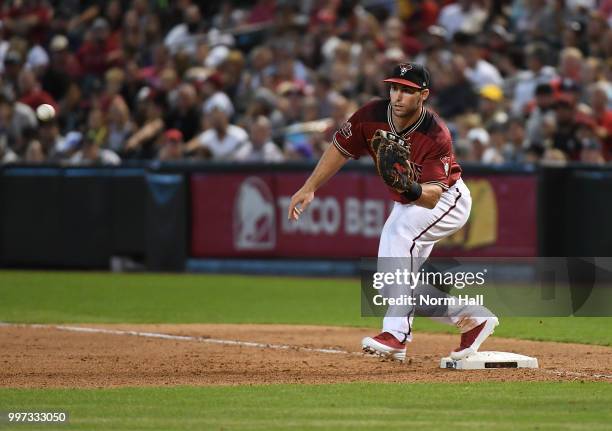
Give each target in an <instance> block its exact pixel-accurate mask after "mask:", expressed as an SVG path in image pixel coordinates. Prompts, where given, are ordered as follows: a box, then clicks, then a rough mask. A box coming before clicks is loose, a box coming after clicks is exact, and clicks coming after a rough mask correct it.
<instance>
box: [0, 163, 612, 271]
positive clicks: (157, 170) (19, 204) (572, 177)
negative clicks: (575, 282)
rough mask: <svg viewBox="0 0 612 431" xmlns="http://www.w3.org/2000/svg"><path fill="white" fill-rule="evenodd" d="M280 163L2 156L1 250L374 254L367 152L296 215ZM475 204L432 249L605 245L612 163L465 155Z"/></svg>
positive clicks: (383, 198) (295, 168) (562, 249)
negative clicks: (68, 161) (486, 163)
mask: <svg viewBox="0 0 612 431" xmlns="http://www.w3.org/2000/svg"><path fill="white" fill-rule="evenodd" d="M312 167H313V165H312V164H310V163H307V164H304V163H297V164H296V163H293V164H283V165H257V164H253V165H236V164H210V163H199V164H187V165H185V164H182V165H172V164H164V165H159V164H149V165H133V166H121V167H95V168H92V167H90V168H87V167H59V166H8V167H7V166H5V167H3V168H2V169H1V170H0V263H1V264H2V266H5V267H47V268H100V269H103V268H108V267H109V264H110V261H111V257H112V256H127V257H129V258H131V259H133V260H135V261H137V262H142V263H143V264H144V265H145V266H146V267H147V268H149V269H154V270H181V269H183V268H184V265H185V262H186V260H187V259H188V258H196V259H198V258H201V259H211V258H222V259H227V258H234V259H243V260H244V259H256V258H262V259H268V258H274V259H279V258H282V259H296V258H299V259H304V258H306V259H345V260H346V259H354V258H359V257H364V256H374V255H376V250H377V244H378V236H379V233H380V230H381V229H382V226H383V224H384V220H385V219H386V216H387V215H388V213H389V212H390V209H391V206H392V202H391V201H390V200H389V199H388V196H387V192H386V190H385V188H384V186H383V185H382V183H381V182H380V180H379V179H378V178H377V177H376V175H375V172H374V170H373V168H372V166H371V165H364V164H361V163H357V162H351V163H349V164H348V165H347V167H346V168H345V169H343V171H342V172H341V173H340V174H338V175H337V176H336V177H334V178H333V179H332V180H331V181H330V182H329V183H328V184H327V185H326V186H325V187H323V188H322V189H321V191H320V193H318V194H317V197H318V199H317V200H316V201H315V202H314V203H313V204H312V206H311V208H310V210H309V211H308V212H306V213H305V214H304V215H303V217H302V219H301V220H300V222H299V223H297V224H295V223H289V222H288V221H287V219H286V208H287V204H288V202H289V199H290V196H291V194H292V193H293V192H294V191H295V190H296V189H297V188H298V187H299V186H300V185H301V184H302V183H303V181H304V179H305V178H306V177H307V175H308V173H309V172H310V171H311V170H312ZM464 179H465V181H466V183H467V184H468V186H469V188H470V190H471V193H472V197H473V209H472V214H471V216H470V220H469V222H468V224H467V225H466V226H465V228H464V229H462V230H461V231H459V232H458V233H457V234H455V235H453V236H452V237H451V238H448V239H447V240H445V241H444V242H442V243H440V244H439V245H438V246H437V247H436V250H435V255H437V256H453V257H466V256H474V257H496V256H497V257H529V256H537V255H542V256H609V255H610V250H612V227H611V226H610V223H609V220H612V199H609V198H606V197H607V196H610V195H611V193H610V192H612V169H604V168H597V167H585V166H572V167H564V168H538V169H534V168H532V167H525V166H517V167H509V166H505V167H498V168H492V167H482V166H476V165H474V166H472V165H466V166H465V167H464Z"/></svg>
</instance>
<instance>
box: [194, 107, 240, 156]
mask: <svg viewBox="0 0 612 431" xmlns="http://www.w3.org/2000/svg"><path fill="white" fill-rule="evenodd" d="M205 115H206V116H207V117H208V119H209V125H210V127H209V128H208V129H207V130H205V131H204V132H202V133H201V134H200V135H198V136H196V137H195V138H193V139H192V140H191V141H189V142H188V143H187V151H188V152H195V153H196V154H197V155H198V156H199V157H203V158H207V159H212V160H218V161H220V160H232V159H233V158H234V157H235V156H236V152H237V151H238V150H239V149H240V148H241V147H242V146H243V145H246V143H247V142H248V135H247V133H246V131H245V130H244V129H243V128H241V127H238V126H236V125H234V124H230V122H229V117H230V116H229V112H228V111H227V106H225V105H222V104H221V105H218V106H215V105H209V106H208V109H207V111H206V112H205Z"/></svg>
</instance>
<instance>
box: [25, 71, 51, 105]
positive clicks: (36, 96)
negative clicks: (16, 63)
mask: <svg viewBox="0 0 612 431" xmlns="http://www.w3.org/2000/svg"><path fill="white" fill-rule="evenodd" d="M19 94H20V97H19V101H20V102H21V103H23V104H25V105H28V106H29V107H30V108H32V109H33V110H35V109H36V108H38V107H39V106H40V105H42V104H45V103H46V104H49V105H51V106H53V108H54V109H55V110H56V111H57V110H58V106H57V102H56V101H55V100H54V99H53V97H51V95H50V94H49V93H47V92H46V91H45V90H43V88H42V87H41V85H40V83H39V82H38V78H36V75H35V74H34V72H32V71H31V70H28V69H23V70H22V71H21V73H19Z"/></svg>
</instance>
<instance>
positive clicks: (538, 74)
mask: <svg viewBox="0 0 612 431" xmlns="http://www.w3.org/2000/svg"><path fill="white" fill-rule="evenodd" d="M548 57H549V49H548V48H547V47H546V45H544V44H543V43H533V44H530V45H527V47H526V48H525V62H526V65H527V70H523V71H520V72H519V74H518V76H517V77H516V78H517V79H516V84H515V86H514V88H513V98H512V114H513V115H522V114H523V113H525V111H526V109H527V105H528V104H529V102H531V101H532V100H533V98H534V97H535V90H536V87H537V86H538V85H539V84H546V83H550V82H551V81H552V80H553V79H555V78H556V71H555V69H554V68H553V67H552V66H548V65H547V63H548V62H547V59H548Z"/></svg>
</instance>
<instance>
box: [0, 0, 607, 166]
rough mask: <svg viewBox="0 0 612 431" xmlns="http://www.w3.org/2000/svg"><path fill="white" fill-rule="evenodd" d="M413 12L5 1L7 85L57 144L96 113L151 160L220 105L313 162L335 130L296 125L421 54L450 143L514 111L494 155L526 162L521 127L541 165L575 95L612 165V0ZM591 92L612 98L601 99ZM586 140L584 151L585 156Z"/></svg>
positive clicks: (382, 92) (444, 5)
mask: <svg viewBox="0 0 612 431" xmlns="http://www.w3.org/2000/svg"><path fill="white" fill-rule="evenodd" d="M5 3H6V2H5ZM209 3H210V4H209ZM383 3H384V2H383ZM408 3H410V2H400V3H398V5H399V6H398V8H397V10H396V11H395V12H396V13H393V14H389V13H381V14H378V13H375V12H377V7H375V6H372V4H371V2H369V3H368V2H327V3H325V2H302V3H299V4H297V3H296V4H295V5H294V4H284V3H282V2H281V3H279V2H276V1H273V0H265V1H260V2H257V3H256V4H254V5H249V4H248V2H246V3H245V2H238V3H236V2H226V3H224V4H223V5H221V6H220V7H219V6H215V4H214V2H212V3H211V2H208V3H206V2H199V3H198V2H193V1H184V2H183V1H181V2H149V1H146V0H125V1H121V0H111V1H108V2H99V1H87V2H80V3H79V2H74V1H70V2H47V1H34V2H9V3H7V5H6V6H5V5H4V4H3V6H2V7H1V8H0V22H2V24H0V90H1V91H3V92H4V91H8V93H7V94H10V97H11V98H12V99H13V100H25V101H26V102H27V103H29V104H30V105H31V106H32V107H34V108H35V107H36V106H37V104H40V103H41V100H42V99H40V98H39V99H40V100H35V101H32V100H33V98H34V96H35V95H36V94H35V93H37V92H38V90H37V89H36V87H37V86H36V82H37V81H38V82H40V86H41V87H42V90H43V91H44V92H46V93H48V94H49V95H50V97H51V98H52V100H53V101H54V102H55V103H56V104H57V106H58V118H57V126H58V128H59V133H60V136H61V135H62V134H67V133H68V132H77V131H80V132H83V133H84V134H86V135H88V130H89V128H90V127H89V126H88V121H89V120H90V119H91V118H90V117H91V116H90V115H89V112H90V111H92V112H94V114H93V116H94V117H96V116H98V117H100V118H101V122H102V124H103V126H104V128H106V129H107V134H106V139H105V140H103V142H101V143H100V142H99V145H104V146H105V148H113V149H115V150H117V151H119V152H120V153H121V156H122V157H123V158H125V157H128V158H139V159H151V158H155V157H157V155H158V147H159V145H160V144H161V143H162V140H163V133H164V131H165V130H168V129H172V128H177V129H179V130H181V132H182V134H183V135H184V139H185V141H193V137H195V136H201V135H199V132H200V130H205V131H209V130H213V129H214V127H212V122H213V117H214V116H213V115H212V107H221V110H222V111H224V112H225V115H226V116H227V117H228V128H230V127H229V125H230V124H236V125H241V126H244V127H245V128H249V129H250V127H251V126H253V125H254V123H255V122H256V119H257V118H258V117H259V116H261V115H263V116H265V117H266V118H267V119H268V120H269V121H270V123H271V126H270V127H271V130H272V132H271V133H272V136H273V139H274V140H275V141H277V142H281V141H283V140H284V139H285V138H287V139H288V141H287V142H288V145H284V150H287V151H288V153H287V154H288V155H289V156H290V157H294V156H295V157H297V158H311V157H316V155H317V154H318V153H319V152H320V150H321V149H322V148H324V147H325V145H327V144H328V138H326V136H325V135H326V134H328V133H326V131H325V130H323V131H321V130H314V129H313V130H306V129H304V128H301V126H299V124H300V123H301V122H303V121H310V120H314V119H320V118H330V117H331V116H332V111H333V109H334V107H333V103H334V100H336V98H337V96H338V94H342V96H343V97H344V98H346V99H348V100H349V101H350V102H355V103H358V104H361V103H366V102H368V101H369V100H371V99H372V98H373V97H377V96H382V97H385V96H386V92H387V88H386V86H385V84H383V83H382V82H381V81H382V78H383V77H384V75H385V73H386V71H387V68H388V67H389V66H390V65H392V64H395V63H397V62H400V61H415V59H416V61H418V62H423V63H426V64H427V65H428V68H429V69H430V70H431V72H432V98H431V102H432V104H433V107H434V109H436V110H438V111H439V112H440V114H441V115H443V116H444V117H445V118H447V119H448V122H449V125H450V126H451V127H454V128H456V129H457V134H458V136H459V141H461V142H463V141H462V139H463V138H464V137H465V136H466V134H467V132H468V131H469V130H470V129H472V128H477V127H484V128H485V130H488V132H490V133H491V135H493V136H489V139H490V141H497V140H498V138H499V141H500V142H501V140H502V139H501V134H500V135H499V136H498V135H495V133H494V130H493V128H494V127H497V126H498V125H499V124H500V123H504V122H507V119H508V118H510V117H512V118H513V120H512V121H510V122H509V123H507V124H506V127H507V130H505V131H504V132H503V134H504V136H505V138H504V139H503V141H504V142H505V143H506V144H508V143H509V142H510V143H511V144H512V145H506V147H504V151H503V154H502V155H504V156H505V157H506V158H507V159H508V160H514V161H516V162H518V163H520V161H521V159H522V156H521V151H519V150H520V146H521V144H520V142H519V141H520V140H521V139H520V137H519V136H520V135H521V134H522V130H523V129H524V133H525V136H526V141H527V144H525V145H526V146H525V147H524V151H523V154H522V155H524V156H525V159H526V160H527V159H528V160H536V159H538V158H539V157H541V156H542V154H543V153H544V150H545V149H546V148H548V146H549V145H550V146H551V147H552V146H553V141H554V142H555V144H554V145H558V146H559V148H561V147H565V146H567V143H562V142H561V141H562V140H564V139H566V137H567V134H566V133H564V130H563V129H565V128H567V124H561V123H559V124H557V121H556V120H555V117H557V116H560V117H563V114H562V113H561V112H560V111H562V110H563V109H564V108H563V107H561V106H559V108H558V109H553V108H552V107H551V105H552V102H551V100H553V101H554V100H555V97H557V96H559V95H562V96H563V97H567V96H570V97H572V98H573V104H574V106H573V115H574V117H575V118H574V123H576V124H578V125H582V124H585V122H588V118H591V119H592V120H594V121H595V123H597V125H596V126H594V128H593V130H594V131H595V133H596V135H597V136H596V141H597V142H598V143H599V145H600V146H601V148H602V151H603V153H604V155H605V157H606V158H608V159H610V157H611V156H610V152H611V151H612V150H610V145H611V144H610V140H609V139H610V138H609V136H610V134H609V132H605V133H604V131H605V130H607V129H609V128H608V127H607V120H606V118H607V114H606V112H607V110H608V109H609V107H607V108H602V106H603V105H605V104H606V103H609V100H610V98H611V97H612V90H611V88H612V84H610V80H611V79H612V78H611V76H612V73H611V68H612V65H611V64H610V62H609V58H612V28H611V24H612V21H611V20H610V13H609V11H610V4H612V3H610V1H608V0H604V1H600V2H598V6H597V7H595V6H593V7H585V4H584V2H581V1H578V0H572V1H566V2H564V1H561V0H559V1H557V0H554V1H553V0H549V1H547V0H533V1H528V2H527V1H518V0H517V1H514V2H501V3H500V2H490V1H486V0H460V1H453V2H439V1H434V0H423V1H418V2H412V4H411V5H409V6H410V7H408V6H407V5H408ZM510 3H511V7H505V6H504V5H509V4H510ZM592 3H593V4H594V3H595V2H592ZM27 5H29V6H27ZM49 5H54V6H49ZM26 6H27V7H26ZM200 8H202V9H200ZM379 10H382V9H379ZM252 23H257V29H256V30H253V31H251V29H250V28H249V25H250V24H252ZM434 24H437V25H434ZM20 77H21V78H20ZM20 79H21V81H22V83H21V84H22V86H21V87H20V85H19V81H20ZM568 83H572V84H568ZM595 84H596V85H598V86H599V85H601V86H602V87H604V88H605V89H606V90H605V92H604V91H603V89H602V90H601V91H600V92H599V93H598V95H597V96H594V95H593V94H592V92H591V91H590V90H591V88H593V86H594V85H595ZM188 86H193V88H194V89H195V98H194V97H192V96H193V92H192V91H190V90H187V88H188ZM27 87H33V88H34V91H33V90H32V89H31V88H30V89H27ZM143 88H144V90H143ZM494 89H495V90H494ZM497 89H500V90H501V91H498V90H497ZM587 90H588V92H587ZM143 91H144V93H147V94H148V95H146V96H143V94H144V93H143ZM38 93H39V96H40V94H42V93H40V92H38ZM187 93H190V94H187ZM604 93H605V94H606V99H607V100H608V102H602V101H601V99H603V95H604ZM499 94H501V95H503V97H502V98H499ZM119 96H120V98H121V99H122V100H123V102H119V99H118V97H119ZM36 97H38V96H36ZM193 99H195V108H194V103H193V102H192V100H193ZM479 99H480V101H481V104H480V106H477V101H479ZM534 99H535V100H534ZM315 100H316V101H317V102H318V103H317V104H316V105H315V103H314V101H315ZM45 101H46V102H49V100H47V99H46V100H45ZM0 105H1V106H3V107H4V108H6V107H7V106H8V105H10V106H11V107H12V108H11V110H9V109H4V108H3V109H4V110H5V113H4V117H5V119H4V121H5V122H6V118H7V112H9V111H11V112H13V111H17V117H19V118H21V119H22V120H23V118H26V117H27V115H28V114H25V110H24V109H23V107H24V106H25V105H23V104H19V105H16V104H15V102H11V103H10V104H8V105H7V104H6V103H4V104H3V103H2V102H0ZM13 105H14V106H13ZM27 109H29V110H30V111H31V109H30V108H27ZM351 109H352V108H348V110H349V111H350V110H351ZM315 111H317V112H315ZM349 113H350V112H349ZM24 114H25V117H24ZM475 114H476V115H475ZM30 116H31V117H33V113H32V112H30ZM478 116H480V117H482V118H481V119H480V120H482V121H480V120H479V118H478ZM523 116H524V117H525V118H524V121H525V123H524V128H523V127H520V126H521V125H520V122H521V120H520V118H521V117H523ZM334 117H336V115H334ZM338 117H340V116H338ZM500 120H503V121H500ZM0 121H1V120H0ZM10 121H11V122H13V123H15V124H16V123H19V124H21V126H19V127H17V130H16V129H15V124H13V126H12V127H11V130H10V131H9V132H5V135H6V142H7V143H6V146H7V147H6V148H7V149H8V150H6V149H5V151H4V154H8V153H7V151H9V150H10V151H13V152H14V153H15V154H16V155H17V156H18V157H23V156H25V153H26V150H27V149H28V148H29V147H30V146H31V150H30V151H28V153H29V157H28V158H29V159H30V160H36V159H40V157H41V154H42V155H43V156H45V157H46V156H47V154H46V151H45V150H44V148H45V147H46V144H44V143H42V141H38V144H35V143H33V142H34V141H36V126H35V125H34V127H25V128H24V127H23V125H24V124H27V121H21V120H20V121H21V122H19V121H16V122H15V120H14V119H13V114H11V119H10ZM34 121H36V120H35V118H34ZM215 121H216V120H215ZM334 122H335V123H337V122H338V121H336V119H334ZM132 124H134V125H135V126H133V128H132V126H131V125H132ZM558 126H559V128H560V129H562V130H561V131H559V130H557V127H558ZM286 127H289V128H290V129H291V128H292V129H291V130H292V132H291V133H287V129H285V128H286ZM17 132H19V133H17ZM71 136H72V135H71ZM96 136H97V133H96ZM88 139H89V138H88ZM581 139H582V138H581ZM583 140H584V139H583ZM74 141H75V140H74V139H73V140H72V142H74ZM122 142H125V144H122ZM585 142H586V141H585ZM578 143H579V145H582V141H580V140H578ZM30 144H31V145H30ZM589 145H590V147H589V148H588V149H587V150H586V151H585V154H586V155H589V154H590V155H589V157H590V159H593V157H591V156H593V154H594V147H593V145H591V144H589ZM493 146H494V145H493V144H491V145H490V147H493ZM475 147H477V145H476V146H475ZM197 148H201V149H202V151H204V150H203V148H204V147H201V146H200V145H197ZM224 148H226V147H224ZM525 148H526V149H525ZM510 149H512V151H510ZM206 151H209V157H212V153H210V150H209V149H207V150H206ZM291 151H293V153H291ZM461 151H462V152H463V156H462V157H464V158H472V159H474V158H477V159H480V158H481V156H482V155H480V156H478V157H476V156H475V155H473V154H469V153H468V152H466V151H468V146H467V145H464V146H463V147H461ZM589 151H590V153H589ZM489 152H490V151H489ZM229 153H230V154H233V151H229ZM581 154H582V151H578V150H577V151H575V152H574V153H572V154H571V155H570V157H571V158H572V159H573V160H580V159H583V157H582V156H581ZM222 158H223V157H222ZM545 158H546V157H545Z"/></svg>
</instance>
